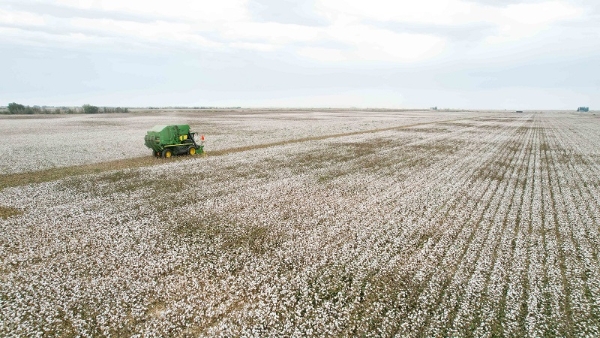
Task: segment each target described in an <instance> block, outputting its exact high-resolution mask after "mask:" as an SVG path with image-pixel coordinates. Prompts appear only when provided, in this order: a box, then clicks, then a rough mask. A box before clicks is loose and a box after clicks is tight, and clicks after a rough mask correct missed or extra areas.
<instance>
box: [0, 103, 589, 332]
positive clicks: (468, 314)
mask: <svg viewBox="0 0 600 338" xmlns="http://www.w3.org/2000/svg"><path fill="white" fill-rule="evenodd" d="M167 123H169V124H171V123H189V124H190V125H191V126H192V127H193V128H194V129H195V130H197V131H199V132H200V133H203V134H205V135H206V138H207V141H206V150H207V151H208V155H207V156H196V157H185V158H183V159H173V160H163V159H161V160H156V162H155V163H153V165H149V166H146V165H144V166H142V165H140V166H137V167H132V168H127V169H119V170H104V171H98V172H94V173H89V174H85V175H71V176H65V175H63V176H60V175H57V176H52V177H51V178H48V179H47V180H45V181H46V182H43V183H35V184H25V185H18V186H14V184H13V185H11V184H9V183H7V182H5V184H3V185H2V186H5V188H4V189H2V191H1V192H0V216H2V217H0V336H7V337H11V336H14V337H21V336H40V337H41V336H67V337H68V336H82V337H87V336H140V337H141V336H149V337H164V336H186V337H187V336H210V337H212V336H223V337H231V336H248V337H249V336H252V337H264V336H278V337H306V336H314V337H323V336H370V337H380V336H397V337H447V336H457V337H463V336H476V337H491V336H511V337H538V336H559V337H598V336H600V264H599V263H600V262H599V252H598V251H599V247H600V217H599V216H600V193H599V192H600V171H599V169H600V147H599V146H600V118H599V117H598V116H596V115H593V114H591V113H587V114H575V113H560V112H531V113H524V114H514V113H507V112H402V111H400V112H394V111H328V110H326V111H293V112H291V111H290V112H285V111H231V112H221V113H219V112H218V111H216V112H207V113H201V112H190V111H187V112H185V111H172V112H168V111H167V112H159V113H146V112H138V113H131V114H124V115H122V116H115V115H98V116H81V115H76V116H75V115H74V116H59V117H53V118H46V119H42V118H27V119H21V118H19V119H15V118H0V147H2V148H0V153H2V157H3V160H2V162H1V164H0V180H4V181H6V180H9V179H10V178H11V177H12V176H11V175H12V174H15V173H19V174H22V175H31V177H34V176H35V175H38V173H37V172H36V171H38V170H42V169H44V170H50V171H51V170H52V169H53V168H66V167H70V166H75V165H84V164H88V163H98V162H105V161H111V160H114V159H130V158H131V159H134V158H138V157H140V156H151V155H150V151H149V149H146V148H145V147H144V145H143V135H144V134H145V131H146V130H147V129H148V128H150V127H152V125H154V124H167ZM32 131H33V132H32ZM228 149H231V151H227V150H228ZM211 151H212V152H213V154H212V155H211ZM217 151H220V152H217ZM2 210H11V211H12V212H2Z"/></svg>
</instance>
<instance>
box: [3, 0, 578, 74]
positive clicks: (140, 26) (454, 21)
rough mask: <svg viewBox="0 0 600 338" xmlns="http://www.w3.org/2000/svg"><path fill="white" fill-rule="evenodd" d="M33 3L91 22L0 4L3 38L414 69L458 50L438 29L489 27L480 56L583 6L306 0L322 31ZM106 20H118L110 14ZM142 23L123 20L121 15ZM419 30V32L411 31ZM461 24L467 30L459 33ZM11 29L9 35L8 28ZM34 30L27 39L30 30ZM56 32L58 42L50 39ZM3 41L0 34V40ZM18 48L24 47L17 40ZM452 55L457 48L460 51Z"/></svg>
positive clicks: (149, 6)
mask: <svg viewBox="0 0 600 338" xmlns="http://www.w3.org/2000/svg"><path fill="white" fill-rule="evenodd" d="M36 3H45V4H52V5H53V6H56V5H57V4H58V5H59V6H65V7H63V8H77V9H78V11H79V12H78V13H81V10H85V11H89V12H90V13H97V14H98V16H99V17H98V18H93V17H92V18H90V16H89V15H88V16H86V17H78V16H77V13H76V12H74V17H73V18H63V17H61V18H57V17H53V16H52V15H51V13H39V12H38V14H35V13H29V12H27V11H24V10H14V9H11V7H10V6H8V7H4V8H3V6H2V5H1V4H0V24H2V25H4V26H5V27H7V28H13V29H14V30H12V31H11V37H10V39H11V41H13V42H14V41H18V39H17V38H15V36H16V35H18V32H19V29H21V28H23V27H29V26H32V27H36V30H35V31H31V30H28V31H27V32H25V30H26V29H24V30H23V32H21V34H22V36H23V38H24V39H26V40H27V39H29V40H33V41H36V43H41V42H42V41H44V40H46V41H48V43H54V42H55V41H57V40H58V41H63V40H65V39H68V38H66V37H69V36H71V37H74V38H73V39H72V40H71V41H70V42H69V43H68V45H70V46H73V45H76V44H77V43H78V42H82V43H85V44H89V43H94V41H95V43H97V44H99V45H100V44H103V43H104V44H105V46H106V48H112V44H114V42H115V41H118V42H120V43H121V44H125V45H127V44H129V45H135V46H137V47H140V46H142V47H143V46H145V47H146V48H151V49H155V48H161V47H163V46H169V47H175V48H180V49H212V50H214V49H218V50H221V51H223V50H231V49H240V50H255V51H261V52H264V53H272V52H278V51H286V52H289V51H295V52H296V53H297V55H299V56H301V57H304V58H309V59H311V60H317V61H326V62H342V61H343V62H381V61H383V62H397V63H407V62H419V61H423V60H427V59H431V58H434V57H436V56H439V55H443V54H444V53H464V54H469V53H470V51H466V52H462V51H461V50H460V48H457V47H456V46H453V45H452V42H451V41H447V40H446V39H445V38H444V37H443V36H442V35H441V34H440V35H439V36H437V35H436V33H435V29H438V30H439V29H443V28H444V27H477V26H482V27H483V26H485V27H489V26H491V27H492V28H491V29H488V30H486V31H485V33H487V34H488V36H485V35H484V34H482V37H478V39H481V40H477V41H475V42H474V43H472V46H474V47H472V46H471V47H469V48H472V49H473V53H471V54H472V55H483V54H484V53H482V51H485V50H490V51H491V50H494V49H496V48H499V49H503V50H514V49H515V48H511V47H517V48H522V45H523V44H524V43H526V42H527V41H529V40H530V39H532V37H534V36H543V35H540V33H541V32H543V31H545V30H549V29H552V28H553V27H555V26H556V25H557V24H559V23H561V22H564V21H567V20H575V19H578V18H581V17H582V16H583V14H584V11H583V9H581V8H579V7H577V6H576V5H574V4H573V3H571V2H566V1H559V0H553V1H543V2H535V3H522V4H509V5H505V6H489V5H486V4H484V3H477V2H467V1H464V0H420V1H386V0H371V1H368V2H367V1H362V0H316V2H315V7H314V11H315V13H317V15H320V16H322V17H325V18H327V19H328V20H329V24H328V25H320V26H308V25H301V24H289V23H288V24H286V23H275V22H254V21H253V20H252V16H251V15H250V14H249V13H248V12H249V10H248V6H247V5H248V2H247V0H222V1H185V0H172V1H168V2H164V1H158V0H149V1H131V0H130V1H125V0H102V1H98V0H94V1H92V0H88V1H76V0H56V1H50V0H41V1H37V2H36ZM111 13H115V14H126V15H125V16H114V17H111V15H110V14H111ZM127 15H129V16H131V17H133V16H146V20H138V21H135V20H134V21H132V20H129V19H128V16H127ZM386 22H387V23H389V22H392V23H400V24H412V25H416V27H425V26H426V27H434V28H435V29H433V30H429V31H428V33H427V34H426V33H424V32H419V31H418V29H417V30H416V31H414V30H411V31H407V30H405V31H402V28H401V27H402V26H398V27H400V28H397V29H392V28H389V27H385V26H382V25H378V24H380V23H386ZM419 25H420V26H419ZM469 25H471V26H469ZM15 30H16V31H15ZM36 32H37V33H36ZM56 35H60V36H56ZM7 39H9V37H6V36H4V37H2V36H0V41H2V40H7ZM24 43H26V41H25V42H24ZM461 48H462V46H461Z"/></svg>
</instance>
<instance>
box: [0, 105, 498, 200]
mask: <svg viewBox="0 0 600 338" xmlns="http://www.w3.org/2000/svg"><path fill="white" fill-rule="evenodd" d="M485 118H486V117H470V118H468V117H467V118H457V119H449V120H437V121H428V122H422V123H413V124H406V125H400V126H394V127H386V128H378V129H369V130H359V131H353V132H347V133H338V134H329V135H321V136H313V137H302V138H297V139H291V140H284V141H278V142H270V143H263V144H256V145H249V146H243V147H235V148H228V149H222V150H214V151H206V152H205V154H206V155H207V156H223V155H228V154H233V153H240V152H245V151H249V150H256V149H265V148H271V147H277V146H282V145H288V144H295V143H302V142H309V141H321V140H327V139H334V138H339V137H345V136H355V135H363V134H373V133H378V132H383V131H390V130H401V129H408V128H412V127H418V126H425V125H430V124H437V123H443V122H453V121H470V120H477V119H484V120H485ZM186 159H189V157H186V156H181V157H173V158H171V159H170V160H169V162H166V161H165V160H163V159H157V158H154V157H153V156H142V157H134V158H127V159H120V160H114V161H109V162H101V163H94V164H83V165H76V166H70V167H58V168H53V169H46V170H40V171H32V172H25V173H14V174H3V175H0V191H2V190H3V189H4V188H8V187H17V186H21V185H26V184H31V183H43V182H50V181H55V180H59V179H62V178H65V177H68V176H79V175H85V174H97V173H101V172H105V171H110V170H122V169H130V168H141V167H148V166H154V165H160V164H164V163H170V162H175V161H183V160H186Z"/></svg>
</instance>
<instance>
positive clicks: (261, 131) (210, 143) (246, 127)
mask: <svg viewBox="0 0 600 338" xmlns="http://www.w3.org/2000/svg"><path fill="white" fill-rule="evenodd" d="M290 115H291V116H290ZM461 117H465V118H469V117H473V114H472V113H455V115H452V116H444V115H432V114H431V113H429V114H424V113H422V112H388V113H385V114H384V113H375V112H352V113H349V112H344V113H335V112H328V113H319V112H308V111H302V112H298V113H289V112H279V111H270V112H264V113H246V114H239V115H231V114H221V113H219V112H217V113H202V112H200V113H195V114H190V113H187V114H183V113H181V112H178V111H173V112H166V113H161V114H156V113H145V114H126V115H108V116H107V115H68V116H58V117H56V116H52V117H51V118H49V117H46V116H40V117H37V116H36V117H34V118H31V117H30V118H22V119H15V118H2V120H0V122H1V123H0V155H2V156H3V158H4V159H5V160H4V161H2V163H0V174H8V173H16V172H28V171H36V170H43V169H49V168H55V167H66V166H73V165H80V164H89V163H98V162H106V161H111V160H117V159H124V158H132V157H140V156H146V155H148V156H149V155H150V150H149V149H147V148H146V147H145V146H144V135H145V133H146V131H147V130H149V129H150V128H152V127H153V126H154V125H160V124H190V125H191V126H192V129H193V130H194V131H196V132H199V133H201V134H205V135H206V144H205V145H206V149H207V150H213V151H214V150H223V149H229V148H238V147H246V146H251V145H257V144H264V143H273V142H281V141H286V140H294V139H298V138H306V137H315V136H322V135H330V134H337V133H348V132H356V131H361V130H371V129H377V128H384V127H389V126H390V125H404V124H414V123H422V122H433V121H435V120H441V119H448V118H461Z"/></svg>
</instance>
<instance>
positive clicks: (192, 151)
mask: <svg viewBox="0 0 600 338" xmlns="http://www.w3.org/2000/svg"><path fill="white" fill-rule="evenodd" d="M188 154H190V155H191V156H194V155H196V148H194V147H190V149H188Z"/></svg>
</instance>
